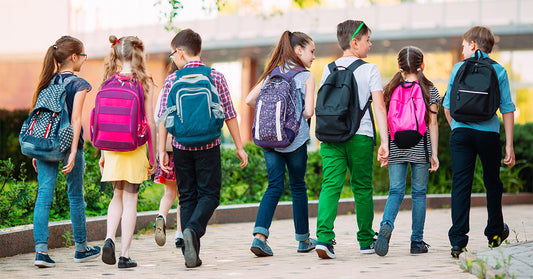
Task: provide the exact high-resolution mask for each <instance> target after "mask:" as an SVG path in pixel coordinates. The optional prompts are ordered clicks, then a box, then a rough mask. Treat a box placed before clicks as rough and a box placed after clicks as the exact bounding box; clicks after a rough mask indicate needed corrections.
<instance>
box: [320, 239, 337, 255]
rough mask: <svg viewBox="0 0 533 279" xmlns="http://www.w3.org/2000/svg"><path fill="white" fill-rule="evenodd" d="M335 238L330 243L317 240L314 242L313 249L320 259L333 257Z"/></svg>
mask: <svg viewBox="0 0 533 279" xmlns="http://www.w3.org/2000/svg"><path fill="white" fill-rule="evenodd" d="M334 244H335V240H334V241H333V242H332V243H324V242H318V243H317V244H316V247H315V250H316V253H317V254H318V257H319V258H321V259H335V258H336V257H337V256H335V251H334V250H333V245H334Z"/></svg>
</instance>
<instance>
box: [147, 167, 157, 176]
mask: <svg viewBox="0 0 533 279" xmlns="http://www.w3.org/2000/svg"><path fill="white" fill-rule="evenodd" d="M155 169H156V166H155V165H153V166H151V167H150V168H149V169H148V176H151V175H153V174H154V173H155Z"/></svg>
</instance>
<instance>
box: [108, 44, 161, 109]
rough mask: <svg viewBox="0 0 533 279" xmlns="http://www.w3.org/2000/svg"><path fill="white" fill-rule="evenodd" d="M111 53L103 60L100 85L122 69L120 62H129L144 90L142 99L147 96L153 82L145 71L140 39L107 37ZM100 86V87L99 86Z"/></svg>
mask: <svg viewBox="0 0 533 279" xmlns="http://www.w3.org/2000/svg"><path fill="white" fill-rule="evenodd" d="M109 42H110V43H111V51H110V52H109V54H108V55H107V57H106V58H105V65H104V78H103V81H102V84H103V83H104V82H105V81H106V80H108V79H109V78H110V77H111V76H113V75H114V74H116V73H117V72H119V71H120V69H121V68H122V62H121V61H130V62H131V66H132V72H133V75H134V76H135V79H137V80H138V81H139V82H140V83H141V84H142V86H143V88H144V97H145V98H146V97H147V96H148V92H150V87H151V86H152V85H153V84H154V80H153V79H152V76H151V75H150V73H148V72H147V71H146V63H145V61H144V60H145V59H144V44H143V42H142V41H141V39H139V38H137V37H133V36H128V37H122V38H120V39H117V37H116V36H115V35H111V36H109ZM100 86H101V85H100Z"/></svg>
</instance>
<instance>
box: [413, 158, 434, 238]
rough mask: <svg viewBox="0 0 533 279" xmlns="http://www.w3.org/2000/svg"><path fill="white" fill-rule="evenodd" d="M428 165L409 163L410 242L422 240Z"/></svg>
mask: <svg viewBox="0 0 533 279" xmlns="http://www.w3.org/2000/svg"><path fill="white" fill-rule="evenodd" d="M429 167H430V164H429V163H427V164H413V163H411V199H412V200H413V208H412V219H413V220H412V222H413V224H412V227H411V228H412V230H413V233H412V234H411V241H416V242H420V241H423V240H424V223H425V222H426V193H427V185H428V178H429Z"/></svg>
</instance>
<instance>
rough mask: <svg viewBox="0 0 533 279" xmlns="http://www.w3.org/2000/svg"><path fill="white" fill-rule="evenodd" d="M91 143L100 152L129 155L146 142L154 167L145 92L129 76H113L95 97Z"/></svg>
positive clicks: (138, 83) (139, 84)
mask: <svg viewBox="0 0 533 279" xmlns="http://www.w3.org/2000/svg"><path fill="white" fill-rule="evenodd" d="M91 141H92V143H93V145H94V146H95V147H96V148H98V149H102V150H111V151H132V150H135V149H137V147H139V146H141V145H143V144H145V143H146V142H148V149H149V152H150V163H151V164H153V162H154V158H153V152H152V140H151V134H150V129H149V127H148V124H147V122H146V116H145V114H144V89H143V87H142V85H141V83H140V82H138V81H136V80H135V81H134V80H132V77H131V76H123V75H120V74H118V73H117V74H115V75H114V76H112V77H111V78H109V79H108V80H107V81H105V82H104V84H103V85H102V88H101V89H100V91H99V92H98V94H97V95H96V100H95V105H94V109H93V111H92V114H91Z"/></svg>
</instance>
